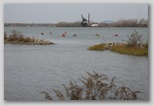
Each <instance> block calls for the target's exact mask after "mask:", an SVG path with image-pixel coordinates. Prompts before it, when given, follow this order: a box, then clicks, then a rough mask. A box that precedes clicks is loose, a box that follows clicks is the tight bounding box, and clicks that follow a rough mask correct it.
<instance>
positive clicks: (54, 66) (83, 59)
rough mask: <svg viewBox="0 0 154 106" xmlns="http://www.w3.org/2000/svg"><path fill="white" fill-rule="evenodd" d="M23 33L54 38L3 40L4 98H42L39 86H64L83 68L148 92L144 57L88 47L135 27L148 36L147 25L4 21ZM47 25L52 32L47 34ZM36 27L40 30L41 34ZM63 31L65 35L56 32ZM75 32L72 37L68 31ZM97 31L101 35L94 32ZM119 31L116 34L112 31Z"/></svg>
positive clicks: (115, 39) (48, 88)
mask: <svg viewBox="0 0 154 106" xmlns="http://www.w3.org/2000/svg"><path fill="white" fill-rule="evenodd" d="M13 29H17V30H19V31H21V32H22V33H23V34H24V35H27V36H31V37H32V36H35V37H37V38H43V39H46V40H50V41H53V42H54V43H56V44H55V45H48V46H42V45H18V44H5V45H4V99H5V100H45V99H44V95H43V94H41V92H42V91H47V92H49V93H50V94H53V91H52V89H59V90H61V89H63V86H62V84H66V85H67V84H68V83H69V81H70V80H71V79H74V80H78V79H79V78H81V77H82V76H86V75H87V74H86V72H93V70H95V71H96V72H99V73H102V74H105V75H107V76H108V77H109V78H110V79H111V78H112V77H116V80H115V83H116V84H117V85H119V86H124V85H125V86H128V87H130V88H131V89H132V90H137V91H138V90H140V91H142V92H143V93H141V94H140V95H139V97H140V98H141V99H144V100H147V99H148V98H149V70H148V58H147V57H138V56H130V55H121V54H118V53H113V52H110V51H103V52H98V51H89V50H87V48H88V47H89V46H91V45H94V44H98V43H102V42H121V41H122V40H125V39H127V37H126V35H130V34H131V33H132V32H133V30H134V29H136V30H137V31H138V32H139V33H141V34H144V36H145V39H146V38H148V29H147V28H49V27H34V28H33V27H5V28H4V30H5V31H6V32H7V33H11V31H12V30H13ZM50 31H51V32H52V33H53V34H52V35H50V34H49V33H50ZM41 32H43V33H44V35H41ZM64 32H67V37H61V34H62V33H64ZM74 33H75V34H77V36H76V37H73V36H72V35H73V34H74ZM96 33H98V34H100V35H101V36H100V37H96V36H95V34H96ZM115 33H118V34H119V36H118V37H115V36H113V35H114V34H115Z"/></svg>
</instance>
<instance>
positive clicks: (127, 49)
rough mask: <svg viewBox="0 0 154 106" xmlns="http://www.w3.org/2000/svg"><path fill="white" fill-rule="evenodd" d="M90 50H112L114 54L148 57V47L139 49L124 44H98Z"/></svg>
mask: <svg viewBox="0 0 154 106" xmlns="http://www.w3.org/2000/svg"><path fill="white" fill-rule="evenodd" d="M88 49H89V50H96V51H103V50H111V51H112V52H116V53H121V54H127V55H135V56H148V46H143V47H137V46H128V45H127V44H124V43H118V44H116V43H106V44H103V43H101V44H97V45H94V46H91V47H89V48H88Z"/></svg>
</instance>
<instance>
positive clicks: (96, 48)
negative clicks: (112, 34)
mask: <svg viewBox="0 0 154 106" xmlns="http://www.w3.org/2000/svg"><path fill="white" fill-rule="evenodd" d="M88 50H96V51H103V50H105V44H103V43H101V44H97V45H94V46H90V47H89V48H88Z"/></svg>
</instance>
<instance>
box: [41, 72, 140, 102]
mask: <svg viewBox="0 0 154 106" xmlns="http://www.w3.org/2000/svg"><path fill="white" fill-rule="evenodd" d="M87 74H88V77H87V78H85V77H82V78H81V79H79V81H80V82H81V83H80V84H81V85H79V84H77V82H76V81H70V83H69V85H68V86H66V85H63V87H64V91H65V92H64V93H62V92H61V91H59V90H53V91H54V92H55V94H56V97H57V98H58V100H138V99H139V98H138V96H137V93H140V91H132V90H131V89H130V88H128V87H126V86H122V87H117V86H116V85H115V83H114V80H115V77H114V78H112V80H111V81H110V80H109V78H108V77H107V76H106V75H104V74H99V73H97V72H95V71H93V73H89V72H87ZM42 93H43V94H45V99H47V100H55V98H53V97H52V96H51V95H50V94H49V93H47V92H46V91H43V92H42Z"/></svg>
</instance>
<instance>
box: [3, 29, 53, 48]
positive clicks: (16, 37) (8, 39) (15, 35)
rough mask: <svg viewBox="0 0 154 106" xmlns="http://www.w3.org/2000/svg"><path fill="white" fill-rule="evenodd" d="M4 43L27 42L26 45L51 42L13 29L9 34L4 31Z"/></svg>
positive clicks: (49, 43)
mask: <svg viewBox="0 0 154 106" xmlns="http://www.w3.org/2000/svg"><path fill="white" fill-rule="evenodd" d="M4 43H13V44H28V45H51V44H54V43H53V42H50V41H47V40H43V39H37V38H35V37H32V38H30V37H28V36H24V35H23V34H22V33H21V32H19V31H16V30H13V31H12V33H11V35H8V34H7V33H6V32H4Z"/></svg>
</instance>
